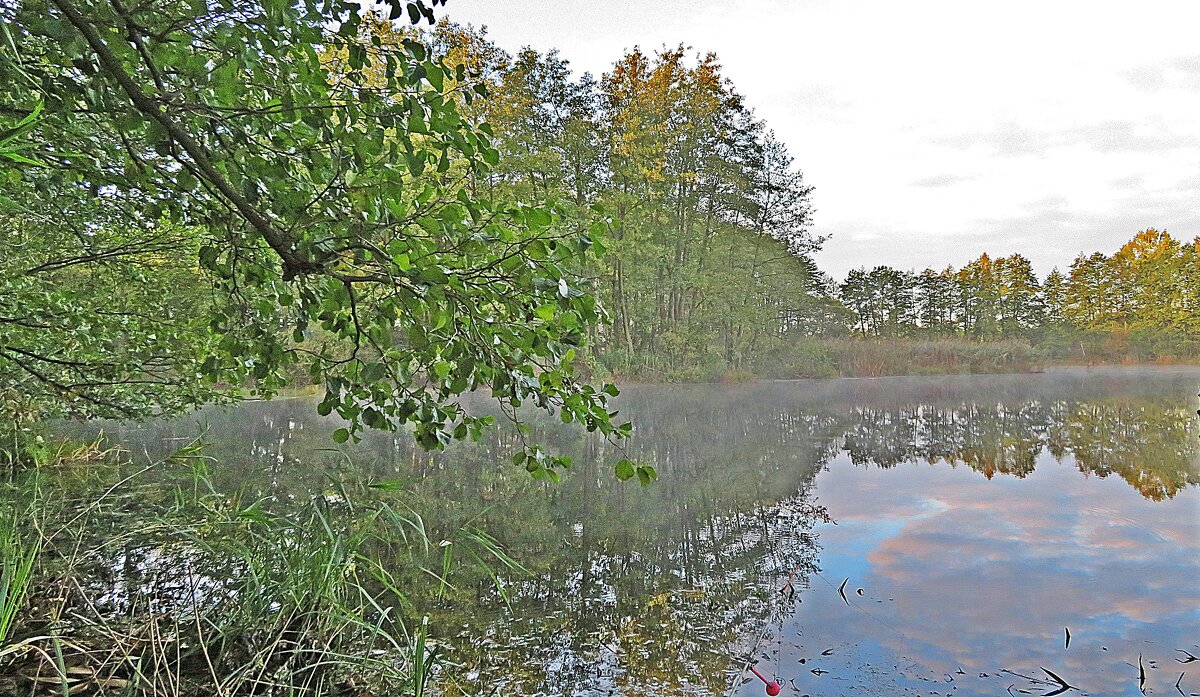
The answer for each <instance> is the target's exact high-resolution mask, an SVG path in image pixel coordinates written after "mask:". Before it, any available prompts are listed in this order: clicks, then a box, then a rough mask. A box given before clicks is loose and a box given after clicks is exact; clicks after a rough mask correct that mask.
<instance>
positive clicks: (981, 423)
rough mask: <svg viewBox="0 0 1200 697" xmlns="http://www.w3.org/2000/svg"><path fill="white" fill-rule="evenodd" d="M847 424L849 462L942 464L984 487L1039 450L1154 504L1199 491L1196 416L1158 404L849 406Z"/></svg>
mask: <svg viewBox="0 0 1200 697" xmlns="http://www.w3.org/2000/svg"><path fill="white" fill-rule="evenodd" d="M846 423H847V425H846V430H845V439H844V443H843V445H844V448H845V449H846V451H847V452H848V453H849V455H850V457H851V459H852V460H853V462H855V463H856V464H874V465H878V466H880V467H892V466H895V465H896V464H898V463H900V462H917V461H922V460H923V461H927V462H936V461H938V460H945V461H947V462H950V463H951V464H957V463H963V464H965V465H967V466H968V467H970V468H971V469H973V470H976V471H978V472H981V473H983V474H984V475H985V476H986V477H988V478H989V479H990V478H992V477H993V476H994V475H996V474H1010V475H1015V476H1017V477H1024V476H1026V475H1028V474H1030V473H1031V472H1033V470H1034V467H1035V465H1036V459H1037V456H1038V455H1039V454H1040V453H1042V452H1043V451H1044V450H1045V451H1048V452H1049V453H1051V454H1052V455H1053V456H1054V457H1055V459H1057V460H1058V461H1059V462H1062V461H1063V460H1064V459H1066V458H1068V457H1069V458H1071V459H1072V460H1073V462H1074V464H1075V465H1076V466H1077V467H1078V468H1079V470H1080V471H1081V472H1084V473H1087V474H1095V475H1098V476H1100V477H1107V476H1109V475H1111V474H1116V475H1117V476H1119V477H1121V478H1122V479H1124V480H1125V481H1126V482H1128V483H1129V484H1130V485H1131V486H1133V487H1134V488H1135V489H1137V490H1138V491H1139V492H1140V493H1141V494H1142V495H1143V496H1145V497H1147V498H1150V499H1154V500H1162V499H1164V498H1170V497H1173V496H1174V495H1175V494H1176V493H1178V492H1179V491H1180V490H1181V489H1183V488H1184V487H1186V486H1188V485H1192V484H1200V460H1198V456H1197V447H1196V434H1197V432H1198V430H1197V426H1196V417H1195V416H1194V415H1193V414H1192V413H1191V412H1190V410H1189V409H1188V408H1187V407H1184V406H1180V405H1179V404H1178V402H1177V401H1176V402H1173V401H1172V400H1170V399H1169V398H1166V397H1160V398H1158V399H1154V400H1149V399H1141V400H1136V401H1134V400H1119V399H1108V400H1096V401H1067V400H1059V401H1052V402H1041V401H1026V402H1023V403H1015V402H999V403H994V402H989V403H982V404H981V403H971V402H963V403H960V404H956V405H950V406H941V405H934V404H912V405H893V406H888V407H881V408H879V407H856V408H854V409H852V410H851V411H850V413H849V414H848V415H847V422H846Z"/></svg>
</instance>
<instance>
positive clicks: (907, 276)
mask: <svg viewBox="0 0 1200 697" xmlns="http://www.w3.org/2000/svg"><path fill="white" fill-rule="evenodd" d="M369 31H383V32H384V33H385V34H386V33H388V32H390V31H392V30H391V29H390V28H388V27H381V26H378V25H376V26H375V27H374V28H373V29H369ZM426 38H427V40H428V41H429V43H430V44H431V45H432V46H435V47H436V48H437V50H440V51H442V52H443V53H444V54H445V55H446V56H447V57H448V62H450V63H464V64H466V65H467V66H468V67H469V68H470V69H471V70H472V71H473V74H474V75H476V76H477V78H476V79H477V80H478V81H479V83H481V84H483V85H484V86H485V87H486V89H487V90H488V92H489V98H488V99H487V100H481V101H476V102H474V105H473V106H471V107H467V108H468V109H472V110H473V114H474V117H475V118H477V119H479V120H480V121H481V122H486V123H487V124H488V125H489V126H490V127H491V129H492V132H493V133H494V136H495V138H494V140H493V144H494V145H495V147H496V148H497V150H498V151H499V153H500V163H499V165H498V166H497V167H496V168H495V169H494V171H493V172H492V174H491V176H490V177H489V179H488V180H487V181H486V183H485V184H486V186H487V187H490V189H491V191H492V193H494V194H496V195H502V196H511V197H515V198H517V199H519V200H528V201H539V200H542V201H544V200H547V199H549V200H552V201H556V202H557V203H558V205H559V207H560V208H561V209H562V210H563V211H565V212H566V216H567V217H568V218H574V220H575V223H574V224H575V225H577V226H578V227H580V228H583V227H585V226H587V225H589V224H591V223H593V222H594V221H595V220H596V219H597V218H601V219H603V220H605V221H607V222H608V223H609V230H610V232H609V235H608V236H607V237H606V238H605V239H604V240H603V241H602V242H601V241H600V240H598V241H597V242H598V243H599V244H602V245H603V246H605V247H606V250H605V254H604V255H602V256H601V261H600V262H599V263H598V265H596V266H595V267H592V268H587V269H582V270H581V273H583V274H585V275H588V276H590V277H592V279H593V282H594V286H595V288H596V292H597V295H598V297H599V299H600V300H601V302H602V303H603V305H604V307H606V308H607V310H608V312H609V313H610V316H611V320H612V322H611V325H608V326H601V327H599V328H598V329H597V330H595V331H594V334H593V336H592V337H591V345H592V348H593V351H594V354H595V355H594V356H593V359H594V360H595V362H596V367H597V369H599V370H601V371H606V372H611V373H614V374H616V375H618V376H630V377H639V378H646V379H656V378H666V379H683V380H686V379H713V378H717V377H722V376H729V375H734V376H738V375H743V374H745V375H747V376H748V375H749V374H757V375H764V376H775V377H793V376H804V375H829V374H877V373H880V372H883V373H887V372H929V371H932V372H939V365H941V367H942V368H945V369H947V370H1009V369H1028V368H1030V367H1033V366H1035V365H1036V364H1038V363H1041V362H1045V361H1047V360H1073V361H1096V360H1103V361H1146V360H1192V359H1195V358H1197V357H1200V347H1198V345H1197V338H1196V337H1198V336H1200V237H1197V238H1195V239H1193V240H1191V241H1190V242H1188V241H1180V240H1176V239H1175V238H1173V237H1171V236H1170V235H1169V234H1167V233H1166V232H1165V231H1159V230H1156V229H1153V228H1149V229H1146V230H1144V231H1142V232H1138V233H1137V234H1136V235H1134V236H1133V237H1132V239H1131V240H1130V241H1129V242H1128V243H1127V244H1126V245H1125V246H1123V247H1122V248H1121V249H1120V250H1117V251H1116V252H1115V253H1113V254H1112V255H1111V256H1109V255H1106V254H1105V253H1103V252H1100V251H1096V252H1094V253H1091V254H1090V255H1088V254H1082V253H1081V254H1080V256H1079V257H1078V258H1077V259H1076V260H1075V261H1074V263H1072V265H1071V267H1070V268H1069V269H1066V270H1063V271H1060V270H1058V269H1055V270H1053V271H1052V272H1051V273H1050V274H1049V275H1048V276H1047V277H1046V278H1044V279H1039V278H1038V277H1037V276H1036V275H1035V274H1034V272H1033V269H1032V267H1031V265H1030V262H1029V260H1028V259H1027V258H1025V257H1024V256H1022V255H1020V254H1012V255H1010V256H1005V257H999V258H993V257H991V256H989V255H987V254H984V255H982V256H980V257H979V258H978V259H976V260H974V261H972V262H970V263H969V264H967V265H966V266H964V267H962V268H961V269H954V268H952V267H947V268H945V269H942V270H935V269H926V270H924V271H922V272H920V273H916V272H911V271H906V270H901V269H895V268H891V267H889V266H876V267H875V268H872V269H869V270H868V269H865V268H863V269H858V270H855V271H852V272H850V273H849V275H848V276H847V278H846V279H845V281H844V282H842V283H837V282H836V281H834V280H833V279H832V278H830V277H829V276H828V275H827V274H824V273H822V272H821V271H820V270H819V269H818V268H817V266H816V264H815V263H814V262H813V260H812V254H813V252H815V251H817V250H819V249H820V247H821V244H822V242H823V241H824V240H823V239H822V238H821V237H819V236H816V235H814V234H812V232H811V227H812V223H813V215H814V210H813V206H812V194H813V187H811V186H809V185H808V184H807V183H806V182H805V181H804V178H803V175H802V173H801V171H800V169H799V168H798V167H797V166H796V163H794V162H793V158H792V157H791V156H790V155H789V153H788V151H787V148H786V146H785V145H784V144H783V143H782V142H780V141H779V140H777V139H776V138H775V136H774V135H773V133H772V132H771V131H770V130H769V128H768V127H767V125H766V124H765V123H764V122H763V121H761V120H759V119H757V118H756V117H755V115H754V113H753V112H752V111H751V110H750V109H749V108H748V107H747V106H746V105H745V100H744V99H743V98H742V96H741V95H740V94H738V92H737V91H736V90H735V88H734V86H733V85H732V84H731V82H730V81H729V80H728V79H727V78H726V77H724V76H723V75H722V72H721V65H720V63H719V61H718V60H717V58H716V56H715V55H713V54H706V55H702V56H699V57H697V58H695V59H694V60H690V59H689V57H688V55H687V52H686V51H685V49H683V48H682V47H678V48H669V49H664V50H661V51H658V52H655V53H650V54H648V53H645V52H643V51H641V50H640V49H637V48H635V49H633V50H631V51H629V52H627V53H626V54H625V55H624V56H621V57H620V58H619V59H618V60H617V61H616V62H615V63H614V64H613V66H612V68H611V70H610V71H608V72H606V73H605V74H604V75H603V76H602V77H600V78H598V79H597V78H594V77H593V76H591V75H588V74H584V75H582V76H578V77H576V76H574V75H573V74H572V72H571V70H570V68H569V66H568V64H567V62H566V61H565V60H564V59H563V58H562V57H560V56H559V54H558V53H557V52H554V51H551V52H550V53H548V54H540V53H538V52H536V51H534V50H532V49H528V48H527V49H524V50H522V51H520V52H518V53H517V54H516V55H509V54H508V53H506V52H505V51H503V50H501V49H500V48H499V47H497V46H495V45H494V44H492V43H491V42H490V41H489V40H488V38H487V36H486V34H485V33H484V32H482V31H479V30H475V29H472V28H469V27H463V26H461V25H456V24H453V23H443V24H441V25H439V26H437V27H436V28H434V29H433V30H431V33H430V34H428V35H427V36H426ZM854 338H858V339H860V340H861V339H880V340H883V339H888V340H891V341H889V342H885V343H886V344H888V345H892V346H896V347H898V348H897V351H898V353H897V354H895V355H891V356H889V357H886V359H884V358H883V357H881V356H880V355H877V354H879V352H881V351H882V352H884V353H886V352H887V348H886V346H884V347H880V346H878V345H875V346H871V347H866V346H864V345H863V342H861V341H859V342H852V341H851V340H852V339H854ZM956 340H957V343H956ZM930 341H936V346H930V345H929V342H930ZM914 342H917V344H916V345H914ZM1005 342H1008V343H1005ZM877 343H878V342H877ZM980 343H985V344H988V345H989V346H992V345H994V346H996V347H998V349H999V350H998V351H995V352H991V353H989V352H988V351H987V350H986V349H980V348H979V347H978V344H980ZM1002 344H1003V345H1002ZM872 352H873V354H872ZM914 352H915V354H920V353H921V352H925V353H926V354H929V355H927V356H926V357H925V358H924V359H923V360H924V362H923V364H921V365H917V364H914V363H913V362H912V360H917V358H915V354H914ZM867 354H872V355H871V356H868V355H867ZM968 354H969V355H968ZM905 356H908V357H909V358H910V359H912V360H905V359H904V357H905ZM881 360H882V361H883V362H882V363H880V361H881Z"/></svg>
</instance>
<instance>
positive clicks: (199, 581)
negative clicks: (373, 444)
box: [0, 444, 523, 697]
mask: <svg viewBox="0 0 1200 697" xmlns="http://www.w3.org/2000/svg"><path fill="white" fill-rule="evenodd" d="M105 467H107V466H91V468H90V469H91V470H93V471H94V472H95V473H99V472H101V471H102V470H103V471H107V470H104V468H105ZM171 467H174V468H177V469H178V468H182V467H186V468H190V469H189V471H190V472H191V475H190V476H189V477H187V478H186V481H185V482H183V483H180V484H177V485H176V486H175V487H174V489H173V490H171V491H165V490H163V489H162V487H161V486H158V485H151V484H150V483H149V482H148V481H147V482H143V481H141V480H142V479H146V478H147V477H149V476H150V475H152V474H159V475H162V474H163V472H162V471H161V470H162V469H164V468H171ZM117 474H118V475H119V473H117ZM107 476H110V477H111V476H113V475H111V474H110V475H107ZM99 480H103V481H99ZM99 480H98V481H97V482H96V486H95V491H97V492H98V493H96V494H93V495H92V496H91V498H90V499H88V500H86V501H79V500H69V499H66V498H63V499H61V500H58V501H56V502H55V505H57V506H58V509H57V510H55V511H52V512H50V513H49V514H48V517H49V518H50V519H53V520H52V521H51V522H49V523H48V524H47V528H46V529H47V530H48V532H46V533H45V534H44V535H43V536H41V538H40V539H39V541H38V542H37V545H36V546H35V547H30V546H29V542H28V540H27V539H26V537H22V536H20V535H17V534H16V533H15V532H14V531H15V530H16V525H17V523H16V520H17V518H16V516H15V515H6V516H5V517H3V518H0V526H4V527H0V533H3V539H2V540H0V542H2V543H3V545H4V546H3V548H2V550H3V553H4V563H5V566H4V584H5V585H4V587H3V589H2V590H3V593H4V595H3V596H2V598H3V602H0V610H2V612H3V614H2V615H0V622H2V624H0V637H4V636H7V635H8V633H9V632H10V631H12V630H13V629H14V628H15V629H20V630H25V631H24V634H25V635H26V639H25V640H23V641H22V642H21V643H20V644H17V645H13V646H11V647H10V648H9V649H6V650H5V652H0V693H4V694H7V693H8V692H18V691H19V692H24V693H31V692H32V693H36V692H38V690H37V689H36V686H39V685H40V686H42V687H53V689H54V691H55V692H57V693H59V694H72V693H77V692H83V691H84V690H95V689H100V690H101V691H103V690H104V689H105V688H108V689H119V691H120V694H124V695H131V696H132V695H137V696H149V695H156V696H157V695H164V696H165V695H169V696H172V697H182V696H190V695H196V696H198V695H230V696H232V695H238V696H239V697H241V696H243V695H361V694H397V695H412V696H413V697H416V696H418V695H424V694H426V690H427V688H428V685H429V684H430V682H431V680H432V679H433V677H434V676H436V675H438V674H439V672H440V671H441V670H442V666H441V660H442V659H441V656H440V652H439V650H438V644H437V642H436V640H435V639H434V638H433V636H432V631H431V627H430V625H429V621H428V618H427V617H426V618H425V619H422V620H417V619H416V618H421V617H422V616H423V615H425V613H424V612H422V607H425V606H430V607H434V606H443V605H445V604H446V603H448V602H453V600H454V597H455V594H456V593H457V592H458V589H459V585H458V584H459V581H458V580H457V579H456V576H462V577H463V579H465V581H466V582H467V583H470V584H475V585H477V584H478V581H479V580H489V579H490V581H491V583H493V584H495V587H496V588H497V590H498V592H499V594H500V595H501V596H502V597H503V574H507V573H522V572H523V569H522V567H521V566H520V564H518V563H517V562H516V561H515V560H513V559H512V558H511V557H509V556H508V555H507V554H506V553H505V552H504V550H503V549H501V548H500V546H499V544H497V543H496V541H495V540H494V539H492V538H491V537H490V536H488V535H487V534H486V533H484V532H483V531H481V530H479V529H478V528H476V527H474V526H473V524H471V523H467V524H464V525H462V526H461V527H460V528H458V529H455V530H447V531H441V532H435V531H431V530H429V529H428V528H427V526H426V524H425V522H424V520H423V519H422V518H421V516H420V515H419V514H417V513H416V512H415V511H413V510H412V509H410V508H408V507H407V506H405V505H404V504H402V503H401V502H400V501H399V499H400V498H401V497H402V495H403V492H401V491H389V490H387V488H385V487H381V488H369V487H365V486H363V487H357V488H354V489H353V490H350V491H348V490H347V487H344V486H336V485H335V486H334V487H333V489H332V490H331V491H327V492H326V493H324V494H323V495H316V496H313V497H312V498H311V499H310V500H307V501H300V502H291V501H285V500H275V499H261V500H253V501H245V500H243V499H242V497H241V495H240V494H237V493H231V494H223V493H220V492H218V491H216V490H215V488H214V487H213V485H212V483H211V482H210V481H209V480H208V478H207V475H206V473H205V461H204V458H203V456H202V454H201V452H200V449H199V446H198V444H194V445H192V446H189V447H188V448H185V449H184V450H182V451H180V452H179V453H177V454H176V455H175V456H173V457H172V458H170V459H169V461H168V462H166V463H163V464H161V465H158V466H156V467H152V468H149V470H147V471H143V472H138V473H135V474H134V475H130V476H126V477H124V478H121V479H120V480H119V481H117V482H116V484H111V483H110V480H104V477H103V476H101V477H99ZM9 493H10V495H12V494H14V492H13V491H10V492H9ZM16 493H17V495H19V493H20V492H16ZM10 560H11V564H10ZM10 566H11V573H10ZM110 576H111V578H108V577H110ZM10 578H11V579H12V581H10ZM106 578H107V580H105V579H106ZM30 589H34V591H33V593H32V595H33V596H34V597H33V598H32V601H33V602H25V599H27V598H28V597H29V595H30V593H29V590H30ZM22 608H25V609H24V610H22ZM0 646H4V644H3V643H2V642H0ZM93 693H94V692H93Z"/></svg>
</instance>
